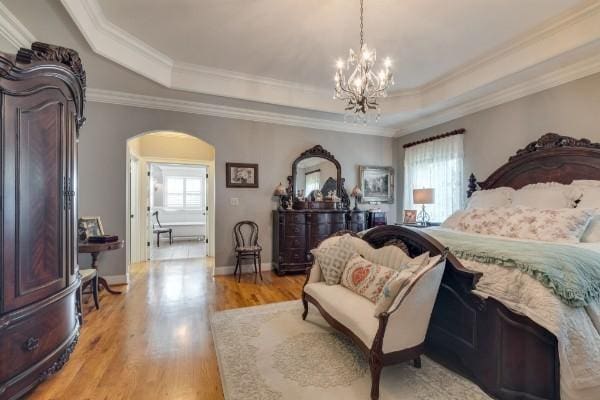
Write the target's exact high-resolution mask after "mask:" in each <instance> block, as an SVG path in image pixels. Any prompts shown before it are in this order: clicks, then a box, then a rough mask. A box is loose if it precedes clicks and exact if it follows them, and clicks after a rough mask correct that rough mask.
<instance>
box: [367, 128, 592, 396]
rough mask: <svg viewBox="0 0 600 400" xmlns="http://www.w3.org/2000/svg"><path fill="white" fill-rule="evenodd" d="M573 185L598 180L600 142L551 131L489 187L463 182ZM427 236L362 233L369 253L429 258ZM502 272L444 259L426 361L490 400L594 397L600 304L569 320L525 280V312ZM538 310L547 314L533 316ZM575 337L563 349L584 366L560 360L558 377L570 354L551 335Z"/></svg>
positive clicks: (431, 245)
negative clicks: (400, 251) (400, 250)
mask: <svg viewBox="0 0 600 400" xmlns="http://www.w3.org/2000/svg"><path fill="white" fill-rule="evenodd" d="M574 180H600V144H596V143H591V142H590V141H589V140H586V139H581V140H578V139H574V138H570V137H566V136H561V135H557V134H553V133H549V134H546V135H544V136H542V137H541V138H540V139H539V140H537V141H535V142H532V143H530V144H529V145H528V146H527V147H525V148H524V149H521V150H519V151H518V152H517V153H516V155H514V156H513V157H511V158H510V159H509V161H508V162H507V163H506V164H504V165H502V166H501V167H500V168H498V169H497V170H496V171H495V172H494V173H493V174H492V175H490V177H489V178H488V179H487V180H485V181H482V182H477V180H476V178H475V177H474V176H473V175H471V178H470V182H469V188H468V195H469V196H471V195H472V194H473V193H474V192H475V191H477V190H479V189H486V190H487V189H493V188H498V187H512V188H514V189H520V188H522V187H524V186H526V185H529V184H534V183H545V182H559V183H563V184H570V183H572V182H573V181H574ZM434 233H435V232H432V231H429V232H428V229H425V230H419V229H414V228H408V227H401V226H384V227H378V228H375V229H372V230H370V231H368V232H366V233H365V234H364V236H363V239H364V240H366V241H367V242H369V243H370V244H371V245H373V246H375V247H381V246H383V245H385V244H387V243H389V242H390V241H393V240H396V241H401V242H403V243H404V244H405V245H406V246H407V248H408V249H409V252H410V255H411V256H415V255H417V254H421V253H423V252H425V251H429V252H431V253H432V254H434V255H435V254H439V253H441V252H443V251H444V248H445V246H444V245H443V244H442V243H441V242H440V241H438V240H436V239H434V237H433V236H434ZM585 246H586V247H588V248H590V249H591V250H593V251H597V252H598V259H599V260H600V245H599V244H595V245H594V244H586V245H585ZM599 262H600V261H599ZM511 272H512V273H520V272H519V271H511ZM501 274H502V271H501V267H497V268H492V267H490V266H489V265H483V264H481V263H477V262H467V261H465V260H462V262H461V260H459V258H457V257H456V256H455V255H453V254H450V255H449V256H448V259H447V264H446V270H445V273H444V277H443V281H442V286H441V288H440V292H439V294H438V297H437V300H436V304H435V307H434V311H433V315H432V320H431V323H430V327H429V331H428V335H427V340H426V351H427V354H428V355H429V356H430V357H432V358H433V359H435V360H436V361H438V362H440V363H442V364H443V365H445V366H446V367H448V368H450V369H452V370H454V371H456V372H458V373H460V374H461V375H463V376H465V377H467V378H469V379H471V380H472V381H474V382H475V383H477V384H478V385H479V386H480V387H481V388H482V389H483V390H485V391H486V392H487V393H488V394H490V395H491V396H493V397H495V398H498V399H507V400H508V399H511V400H512V399H528V400H529V399H530V400H541V399H549V400H551V399H552V400H555V399H556V400H557V399H561V398H562V400H575V399H577V400H579V399H581V400H588V399H589V400H591V399H600V373H599V372H598V371H600V356H599V354H600V353H599V351H600V349H598V348H597V347H598V346H596V345H597V344H598V343H600V333H599V332H600V305H599V304H594V305H591V306H590V307H587V308H586V309H574V310H579V311H577V312H579V313H581V312H582V311H581V310H583V313H584V314H581V315H576V314H577V312H575V311H573V312H571V311H570V310H569V309H568V307H566V308H561V307H560V306H558V305H555V306H553V305H552V304H551V303H553V299H552V298H551V297H546V298H545V297H544V296H546V295H547V296H553V295H552V293H550V292H549V291H545V290H546V288H544V287H543V286H541V289H540V288H538V287H536V286H535V284H536V283H537V284H539V282H537V281H533V279H532V281H533V282H534V283H528V284H531V287H532V288H533V289H532V291H534V290H539V292H538V293H540V294H539V296H538V298H536V299H534V300H536V301H537V302H536V301H534V302H533V303H531V304H529V305H530V306H531V307H529V308H528V307H525V306H524V305H522V304H519V303H518V302H515V301H511V299H510V297H509V296H508V295H506V293H508V292H509V291H510V288H509V287H508V285H506V284H505V283H504V284H503V283H502V282H503V281H504V282H508V281H509V280H508V279H505V278H507V277H503V276H502V275H501ZM523 275H524V274H523ZM540 285H541V284H540ZM544 299H546V300H544ZM543 307H546V317H544V312H542V311H540V309H541V308H543ZM588 308H589V310H588ZM532 310H533V311H532ZM548 310H550V311H548ZM549 320H552V321H554V322H556V324H554V325H553V323H552V322H548V321H549ZM563 323H564V324H567V325H569V324H571V325H572V326H570V328H569V329H570V330H569V329H565V330H563V329H562V328H556V326H558V325H560V324H563ZM548 327H550V328H551V330H552V331H554V333H553V332H552V331H551V330H550V329H547V328H548ZM567 331H568V332H570V333H568V332H567ZM578 331H582V332H583V333H582V334H581V337H582V339H581V342H585V343H570V345H572V346H576V347H577V348H578V349H584V350H583V352H584V353H585V354H581V355H580V357H583V358H585V360H584V361H585V362H587V364H585V363H584V365H583V366H582V368H581V371H577V370H576V369H574V368H572V367H573V366H574V365H568V363H567V362H563V364H564V365H563V366H562V367H563V370H562V374H561V361H560V360H561V357H562V358H563V360H566V358H565V357H566V356H567V355H569V356H571V354H570V353H569V351H570V350H571V349H572V347H565V343H564V342H563V341H561V342H560V343H559V339H558V338H557V334H555V333H558V336H560V337H561V338H562V339H561V340H564V341H567V339H565V338H570V339H571V341H572V342H577V338H575V339H573V338H572V337H571V336H573V333H574V332H575V333H577V332H578ZM565 332H567V333H565ZM566 335H567V336H566ZM568 335H571V336H568ZM575 336H576V335H575ZM560 346H562V347H560ZM586 346H587V350H589V351H586V350H585V349H586ZM595 347H596V348H595ZM559 349H560V350H561V351H559ZM567 353H569V354H567ZM576 366H579V364H577V365H576ZM586 374H587V375H586ZM594 374H599V375H594ZM582 382H583V384H582ZM561 385H562V387H561Z"/></svg>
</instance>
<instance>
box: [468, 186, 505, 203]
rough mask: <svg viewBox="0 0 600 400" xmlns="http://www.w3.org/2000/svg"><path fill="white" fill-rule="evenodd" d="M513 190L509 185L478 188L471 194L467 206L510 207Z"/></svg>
mask: <svg viewBox="0 0 600 400" xmlns="http://www.w3.org/2000/svg"><path fill="white" fill-rule="evenodd" d="M514 192H515V189H513V188H509V187H500V188H496V189H489V190H478V191H476V192H474V193H473V194H472V195H471V198H470V199H469V203H468V204H467V208H490V207H510V205H511V202H512V195H513V193H514Z"/></svg>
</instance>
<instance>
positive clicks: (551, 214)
mask: <svg viewBox="0 0 600 400" xmlns="http://www.w3.org/2000/svg"><path fill="white" fill-rule="evenodd" d="M593 215H594V211H593V210H589V209H578V208H563V209H535V208H528V207H514V208H489V209H473V210H469V211H468V212H467V213H466V214H465V215H464V216H463V218H462V219H461V220H460V222H459V223H458V225H457V230H460V231H463V232H470V233H478V234H482V235H497V236H504V237H509V238H514V239H531V240H542V241H548V242H564V243H577V242H579V240H580V238H581V236H582V235H583V233H584V231H585V229H586V227H587V225H588V224H589V222H590V219H591V218H592V216H593Z"/></svg>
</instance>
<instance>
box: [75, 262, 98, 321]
mask: <svg viewBox="0 0 600 400" xmlns="http://www.w3.org/2000/svg"><path fill="white" fill-rule="evenodd" d="M79 275H80V276H81V285H79V293H78V295H77V308H78V309H79V310H78V311H79V324H80V325H83V295H84V294H91V295H92V297H93V298H94V305H95V306H96V310H99V309H100V301H99V300H98V271H96V269H95V268H87V269H80V270H79ZM87 286H91V289H90V291H88V292H86V291H85V288H86V287H87Z"/></svg>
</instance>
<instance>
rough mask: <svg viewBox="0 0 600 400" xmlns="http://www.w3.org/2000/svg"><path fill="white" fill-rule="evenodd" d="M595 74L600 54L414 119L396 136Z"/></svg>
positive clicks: (599, 63)
mask: <svg viewBox="0 0 600 400" xmlns="http://www.w3.org/2000/svg"><path fill="white" fill-rule="evenodd" d="M596 73H600V54H598V55H593V56H591V57H588V58H586V59H583V60H580V61H578V62H576V63H573V64H570V65H566V66H564V67H561V68H558V69H554V70H552V71H551V72H547V73H545V74H540V75H535V76H534V77H533V78H530V79H527V80H525V81H523V82H520V83H517V84H515V85H512V86H510V87H507V88H504V89H501V90H492V91H491V93H489V94H487V95H483V96H479V97H477V98H475V99H473V100H470V101H465V102H463V103H460V104H456V105H452V106H449V107H446V108H443V109H441V110H439V111H437V112H433V113H430V114H427V115H424V116H420V117H418V118H414V119H412V120H409V121H407V122H404V123H402V125H401V126H400V127H399V129H398V130H397V131H396V134H395V135H394V136H395V137H400V136H404V135H408V134H411V133H414V132H418V131H420V130H423V129H427V128H430V127H432V126H435V125H439V124H442V123H444V122H448V121H452V120H454V119H457V118H460V117H464V116H467V115H470V114H473V113H476V112H478V111H482V110H486V109H489V108H492V107H495V106H498V105H501V104H505V103H508V102H510V101H513V100H517V99H520V98H522V97H525V96H528V95H531V94H534V93H539V92H541V91H544V90H547V89H550V88H553V87H556V86H560V85H563V84H565V83H568V82H572V81H574V80H577V79H581V78H584V77H586V76H589V75H593V74H596Z"/></svg>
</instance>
